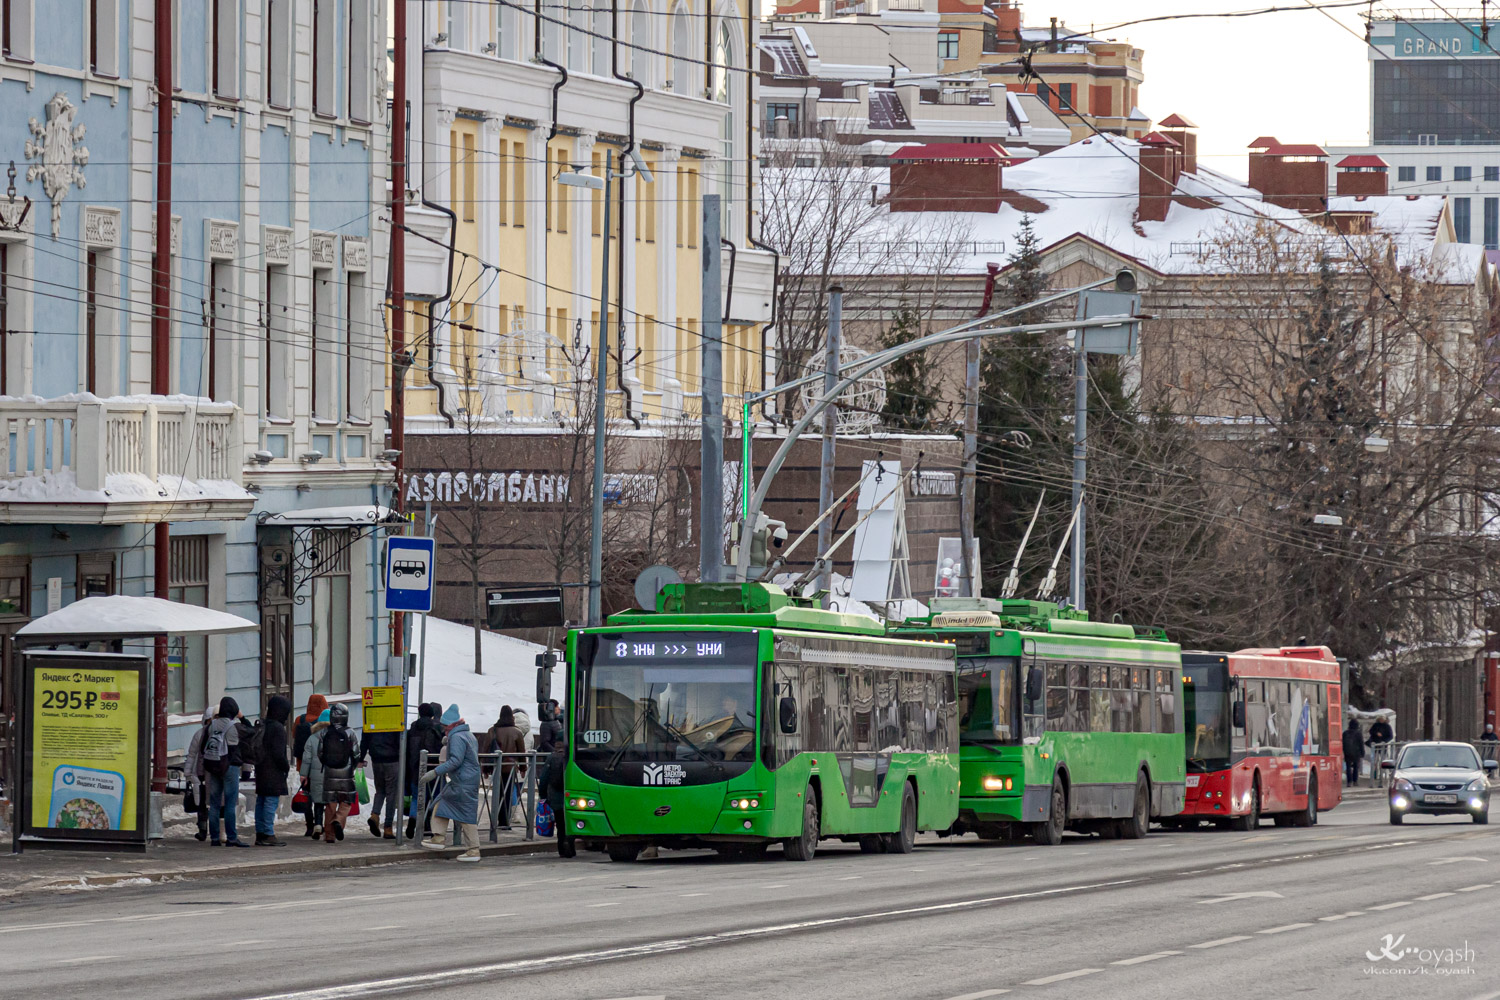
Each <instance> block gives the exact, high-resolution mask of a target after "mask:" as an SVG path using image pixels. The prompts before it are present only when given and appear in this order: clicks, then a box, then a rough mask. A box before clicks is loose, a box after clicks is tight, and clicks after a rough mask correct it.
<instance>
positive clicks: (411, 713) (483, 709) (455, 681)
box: [407, 617, 567, 734]
mask: <svg viewBox="0 0 1500 1000" xmlns="http://www.w3.org/2000/svg"><path fill="white" fill-rule="evenodd" d="M427 627H428V633H427V662H426V663H425V664H423V663H422V662H421V659H420V658H421V653H422V618H421V617H417V619H416V620H415V621H413V622H412V634H411V641H412V650H413V652H415V653H417V655H418V664H417V676H415V677H413V678H412V679H411V680H410V682H409V683H408V691H409V692H410V694H409V697H408V701H407V705H408V706H409V707H408V710H407V715H408V717H409V718H412V719H415V718H416V717H417V691H418V688H419V680H418V678H420V689H421V692H422V698H423V699H424V700H426V701H436V702H440V703H441V704H442V706H443V707H444V708H447V707H448V706H449V705H457V706H458V710H459V711H460V712H462V713H463V716H464V718H465V719H466V720H467V721H468V723H469V728H470V729H472V730H474V732H475V733H476V734H478V733H483V732H484V731H485V730H486V729H488V728H489V727H490V726H492V725H494V724H495V720H496V719H498V718H499V717H500V706H501V705H509V706H511V707H512V708H519V709H524V710H525V712H526V714H527V715H529V716H531V720H532V726H533V729H534V728H535V725H536V656H537V654H538V653H544V652H546V651H547V648H546V647H545V646H542V645H539V644H537V643H534V642H527V641H525V640H524V639H514V638H512V637H510V636H508V635H501V634H500V633H498V632H489V631H486V632H485V633H484V635H483V639H482V643H483V646H482V649H483V653H482V656H483V659H482V661H481V667H482V668H483V670H484V673H482V674H476V673H474V630H473V629H472V628H470V627H469V626H467V625H459V624H457V623H456V622H450V621H446V620H444V619H442V618H431V617H429V618H428V619H427ZM566 690H567V681H566V674H565V672H564V670H563V668H562V665H561V664H559V665H558V667H557V668H556V669H555V670H553V671H552V697H554V698H556V699H557V700H558V701H560V702H566V701H567V699H566V698H565V697H564V695H565V694H566Z"/></svg>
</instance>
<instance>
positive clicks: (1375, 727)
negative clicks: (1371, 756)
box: [1365, 719, 1396, 746]
mask: <svg viewBox="0 0 1500 1000" xmlns="http://www.w3.org/2000/svg"><path fill="white" fill-rule="evenodd" d="M1395 738H1396V734H1395V732H1394V731H1393V730H1392V729H1391V724H1390V723H1389V722H1386V721H1385V720H1384V719H1376V720H1375V721H1374V722H1372V723H1370V738H1369V739H1367V740H1365V742H1366V743H1368V744H1370V745H1371V746H1374V745H1375V744H1376V743H1390V742H1392V741H1393V740H1395Z"/></svg>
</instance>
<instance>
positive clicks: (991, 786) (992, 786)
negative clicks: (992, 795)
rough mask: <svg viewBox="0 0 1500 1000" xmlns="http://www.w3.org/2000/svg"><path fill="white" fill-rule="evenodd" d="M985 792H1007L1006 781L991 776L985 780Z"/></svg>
mask: <svg viewBox="0 0 1500 1000" xmlns="http://www.w3.org/2000/svg"><path fill="white" fill-rule="evenodd" d="M984 790H985V791H987V792H1003V791H1005V779H1004V778H997V777H995V776H994V775H990V776H989V777H987V778H985V779H984Z"/></svg>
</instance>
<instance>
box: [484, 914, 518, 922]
mask: <svg viewBox="0 0 1500 1000" xmlns="http://www.w3.org/2000/svg"><path fill="white" fill-rule="evenodd" d="M513 916H515V914H514V913H485V914H481V915H480V916H479V917H478V918H477V919H479V920H498V919H499V918H501V917H513Z"/></svg>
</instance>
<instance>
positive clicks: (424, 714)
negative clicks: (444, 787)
mask: <svg viewBox="0 0 1500 1000" xmlns="http://www.w3.org/2000/svg"><path fill="white" fill-rule="evenodd" d="M442 714H443V710H442V707H441V706H439V705H437V704H436V703H432V702H429V703H427V704H424V705H418V706H417V720H416V721H415V722H413V723H412V724H411V726H410V728H408V729H407V730H406V794H407V795H409V796H410V797H411V810H412V811H411V813H410V815H409V816H408V817H407V820H406V837H407V839H408V840H415V839H416V836H417V812H416V810H417V791H418V787H417V786H418V784H419V782H420V780H421V777H422V776H421V774H419V773H418V768H420V767H421V760H422V751H423V750H426V751H427V763H428V764H429V766H430V765H433V764H435V763H436V762H437V756H438V754H439V753H440V752H441V751H442V749H443V727H442V726H441V725H439V724H438V718H439V717H440V716H441V715H442ZM436 798H437V789H436V788H434V789H433V790H432V791H431V792H429V793H428V803H429V804H431V802H432V801H434V800H435V799H436ZM422 829H423V830H424V831H431V829H432V817H431V816H430V815H429V816H423V817H422Z"/></svg>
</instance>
